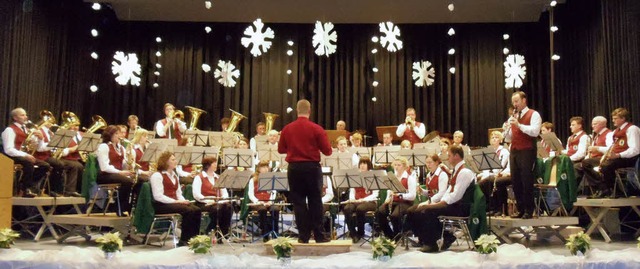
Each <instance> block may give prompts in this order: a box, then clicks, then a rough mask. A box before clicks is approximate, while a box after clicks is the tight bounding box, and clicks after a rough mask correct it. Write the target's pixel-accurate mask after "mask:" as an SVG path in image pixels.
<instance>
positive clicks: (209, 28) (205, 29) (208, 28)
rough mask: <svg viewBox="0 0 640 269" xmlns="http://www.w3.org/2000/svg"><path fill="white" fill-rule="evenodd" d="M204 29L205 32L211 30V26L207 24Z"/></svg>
mask: <svg viewBox="0 0 640 269" xmlns="http://www.w3.org/2000/svg"><path fill="white" fill-rule="evenodd" d="M204 31H205V32H207V34H208V33H210V32H211V27H209V26H206V27H204Z"/></svg>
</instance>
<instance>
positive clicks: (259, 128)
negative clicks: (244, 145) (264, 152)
mask: <svg viewBox="0 0 640 269" xmlns="http://www.w3.org/2000/svg"><path fill="white" fill-rule="evenodd" d="M266 132H267V125H266V124H264V122H258V123H257V124H256V135H255V136H254V137H252V138H251V141H249V148H250V149H252V150H258V146H257V145H256V137H260V136H265V135H266V134H267V133H266Z"/></svg>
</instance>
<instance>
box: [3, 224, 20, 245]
mask: <svg viewBox="0 0 640 269" xmlns="http://www.w3.org/2000/svg"><path fill="white" fill-rule="evenodd" d="M18 237H20V234H19V233H17V232H16V231H14V230H11V228H4V229H2V230H0V248H11V245H13V244H14V242H13V240H15V239H16V238H18Z"/></svg>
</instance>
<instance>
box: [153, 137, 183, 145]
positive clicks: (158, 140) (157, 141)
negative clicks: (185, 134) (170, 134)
mask: <svg viewBox="0 0 640 269" xmlns="http://www.w3.org/2000/svg"><path fill="white" fill-rule="evenodd" d="M149 143H151V144H165V145H167V146H170V147H177V146H178V140H177V139H173V138H154V139H149Z"/></svg>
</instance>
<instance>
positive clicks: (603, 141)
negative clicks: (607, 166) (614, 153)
mask: <svg viewBox="0 0 640 269" xmlns="http://www.w3.org/2000/svg"><path fill="white" fill-rule="evenodd" d="M610 132H611V130H609V129H605V130H604V132H602V134H599V135H597V137H596V138H595V139H594V140H593V144H592V145H593V146H596V147H606V146H607V135H608V134H609V133H610ZM602 155H603V154H602V152H599V151H598V152H596V153H591V158H598V159H599V158H601V157H602Z"/></svg>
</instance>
